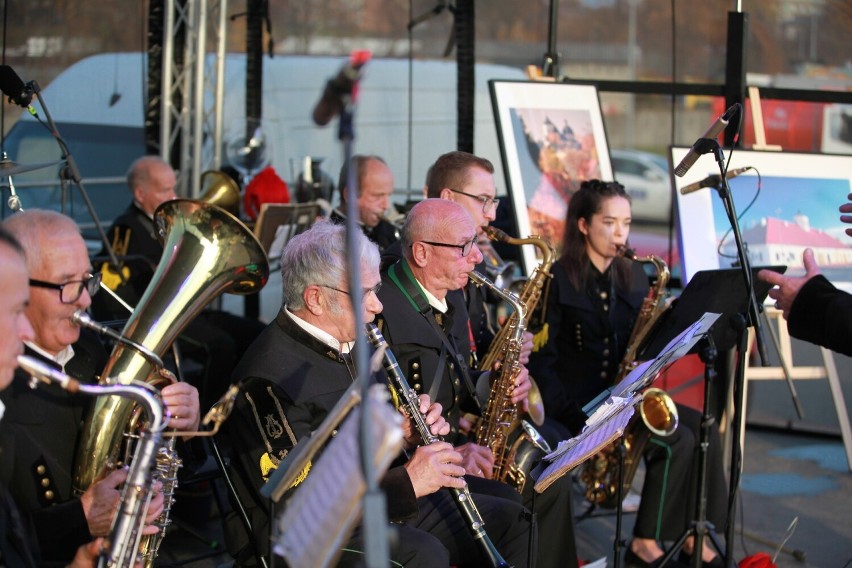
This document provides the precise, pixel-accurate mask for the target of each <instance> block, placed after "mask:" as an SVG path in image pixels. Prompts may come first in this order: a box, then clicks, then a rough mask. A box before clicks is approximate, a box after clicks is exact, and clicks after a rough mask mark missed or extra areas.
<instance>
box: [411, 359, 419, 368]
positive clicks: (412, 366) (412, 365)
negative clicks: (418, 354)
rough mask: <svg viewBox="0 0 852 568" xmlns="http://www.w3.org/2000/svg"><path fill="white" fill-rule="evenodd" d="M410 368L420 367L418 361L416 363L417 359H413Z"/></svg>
mask: <svg viewBox="0 0 852 568" xmlns="http://www.w3.org/2000/svg"><path fill="white" fill-rule="evenodd" d="M411 368H412V369H414V370H417V369H419V368H420V363H418V362H417V361H415V362H414V363H412V364H411Z"/></svg>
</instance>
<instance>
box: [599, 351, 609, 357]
mask: <svg viewBox="0 0 852 568" xmlns="http://www.w3.org/2000/svg"><path fill="white" fill-rule="evenodd" d="M601 355H603V356H604V357H609V349H604V350H603V353H601Z"/></svg>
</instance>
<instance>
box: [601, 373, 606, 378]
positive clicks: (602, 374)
mask: <svg viewBox="0 0 852 568" xmlns="http://www.w3.org/2000/svg"><path fill="white" fill-rule="evenodd" d="M601 378H602V379H605V378H606V371H601Z"/></svg>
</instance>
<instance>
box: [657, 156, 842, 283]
mask: <svg viewBox="0 0 852 568" xmlns="http://www.w3.org/2000/svg"><path fill="white" fill-rule="evenodd" d="M688 151H689V148H679V147H672V148H671V159H672V163H673V164H678V163H680V161H681V159H683V157H684V156H685V155H686V154H687V152H688ZM728 155H729V151H728V150H726V151H725V158H726V159H728ZM739 168H749V169H748V170H746V171H744V172H743V173H740V174H739V175H737V176H736V177H733V178H731V179H729V180H728V185H729V186H730V188H731V195H732V197H733V202H734V208H735V209H736V212H737V216H738V218H739V221H738V224H739V227H740V232H741V233H742V236H743V244H744V246H745V247H746V250H747V251H748V255H749V261H750V263H751V265H752V266H760V265H786V266H788V270H787V274H788V275H798V274H803V273H804V268H803V266H802V252H803V251H804V250H805V249H806V248H811V249H813V251H814V254H815V258H816V261H817V264H819V266H820V268H821V269H822V272H823V273H824V274H825V275H826V277H827V278H828V279H829V280H831V281H832V282H833V283H834V284H836V285H837V286H838V287H842V288H844V289H846V290H847V291H850V292H852V237H849V236H848V235H846V233H845V229H846V228H848V227H849V225H846V224H844V223H841V222H840V212H839V211H838V207H840V205H841V204H843V203H845V202H846V201H847V196H848V195H849V194H850V193H852V156H843V155H829V154H806V153H793V152H758V151H751V150H734V152H733V155H731V157H730V163H729V164H728V174H729V175H730V173H731V172H733V171H734V170H737V169H739ZM711 175H716V176H718V175H719V166H718V164H717V163H716V160H715V158H714V157H713V155H712V154H706V155H703V156H701V157H700V158H699V159H698V161H696V162H695V165H693V166H692V168H691V169H690V170H689V171H688V172H687V173H686V175H684V176H683V177H682V178H679V177H675V176H674V175H672V180H673V181H672V183H673V184H674V186H675V188H676V192H675V194H676V196H677V207H676V209H677V219H676V222H677V226H678V239H679V246H680V258H681V259H682V269H683V278H684V284H686V282H688V281H689V279H690V278H691V277H692V275H693V274H695V273H696V272H698V271H699V270H713V269H718V268H729V267H732V266H734V263H735V262H736V260H737V249H736V242H735V239H734V236H733V233H732V231H731V223H730V221H729V219H728V216H727V214H726V213H725V209H724V205H723V203H722V199H721V198H720V196H719V194H718V192H717V191H716V190H715V189H713V188H712V187H707V188H703V189H700V190H698V191H693V192H690V193H688V194H687V195H681V191H680V190H681V189H682V188H684V187H686V186H688V185H690V184H692V183H695V182H701V181H702V180H705V178H707V177H708V176H711ZM710 185H713V184H710Z"/></svg>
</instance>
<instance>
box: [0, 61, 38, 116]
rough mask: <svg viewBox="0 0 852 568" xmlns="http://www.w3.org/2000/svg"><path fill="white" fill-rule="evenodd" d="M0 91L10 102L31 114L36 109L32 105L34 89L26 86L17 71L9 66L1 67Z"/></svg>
mask: <svg viewBox="0 0 852 568" xmlns="http://www.w3.org/2000/svg"><path fill="white" fill-rule="evenodd" d="M0 91H3V93H4V94H5V95H6V96H7V97H9V102H10V103H13V104H16V105H18V106H21V107H24V108H25V109H27V110H28V111H30V113H31V114H35V109H34V108H33V107H32V106H31V105H30V101H32V100H33V89H32V88H31V87H29V86H27V85H25V84H24V82H23V81H22V80H21V78H20V77H18V74H17V73H15V70H14V69H12V68H11V67H9V66H8V65H0Z"/></svg>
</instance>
